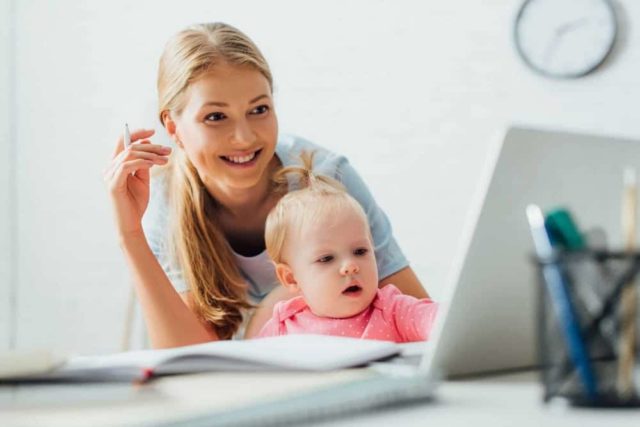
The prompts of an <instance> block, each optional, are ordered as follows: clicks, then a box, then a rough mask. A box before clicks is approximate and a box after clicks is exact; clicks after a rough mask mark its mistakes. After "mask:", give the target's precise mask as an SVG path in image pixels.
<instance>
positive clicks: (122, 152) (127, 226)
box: [104, 129, 171, 238]
mask: <svg viewBox="0 0 640 427" xmlns="http://www.w3.org/2000/svg"><path fill="white" fill-rule="evenodd" d="M154 133H155V131H154V130H153V129H149V130H146V129H138V130H136V131H134V132H132V133H131V145H130V146H129V147H125V146H124V138H123V137H122V136H120V138H118V142H117V144H116V148H115V151H114V153H113V156H112V157H111V162H110V163H109V166H108V167H107V169H106V170H105V172H104V181H105V182H106V183H107V186H108V188H109V194H110V195H111V201H112V202H113V208H114V212H115V219H116V226H117V227H118V232H119V234H120V238H124V237H126V236H129V235H132V234H138V233H142V215H143V214H144V212H145V210H146V209H147V205H148V204H149V181H150V179H149V169H150V168H151V167H153V166H154V165H165V164H167V162H168V161H169V158H168V156H169V154H170V153H171V148H170V147H164V146H162V145H154V144H152V143H151V141H149V140H148V139H147V138H149V137H151V136H152V135H153V134H154Z"/></svg>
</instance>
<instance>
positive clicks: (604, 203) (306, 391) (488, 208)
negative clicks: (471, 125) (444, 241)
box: [162, 127, 640, 426]
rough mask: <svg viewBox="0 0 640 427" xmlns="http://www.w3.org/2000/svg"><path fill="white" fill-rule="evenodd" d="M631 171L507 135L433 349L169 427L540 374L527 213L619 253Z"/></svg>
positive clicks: (632, 145) (317, 411) (554, 138)
mask: <svg viewBox="0 0 640 427" xmlns="http://www.w3.org/2000/svg"><path fill="white" fill-rule="evenodd" d="M625 166H636V167H640V144H638V143H637V142H636V141H631V140H624V139H618V138H609V137H603V136H591V135H581V134H577V133H567V132H559V131H547V130H538V129H528V128H524V127H511V128H509V129H507V131H506V132H505V133H504V134H502V135H500V137H499V138H498V139H497V140H496V143H495V144H494V146H493V147H492V149H491V150H490V154H489V157H488V160H487V162H486V167H485V173H484V174H483V177H482V180H481V183H480V185H479V187H478V191H477V194H476V197H475V198H474V200H473V203H472V210H471V211H470V213H469V215H468V222H467V224H466V226H465V228H464V231H463V235H462V239H461V244H460V250H459V253H458V254H457V258H456V263H455V265H454V268H453V269H452V271H451V274H450V278H449V281H448V283H446V284H445V291H444V293H443V298H442V299H441V300H440V301H438V303H439V304H440V312H439V315H438V319H437V321H436V324H435V329H434V330H433V332H432V338H431V340H430V341H429V342H427V343H416V344H411V345H410V346H405V349H406V350H407V351H406V352H405V357H400V358H397V359H394V360H391V361H387V362H384V363H376V364H374V365H372V366H371V367H370V369H366V370H356V371H357V373H356V371H352V374H351V375H349V374H345V376H341V375H337V376H336V378H335V381H333V380H331V381H328V382H327V381H320V382H319V383H318V385H317V386H315V385H312V386H309V384H308V383H306V384H305V385H304V387H303V386H301V389H295V391H292V392H291V393H289V394H287V395H286V396H280V397H279V398H276V399H270V400H268V401H266V400H261V401H258V402H253V401H249V402H247V404H246V405H236V406H235V407H234V408H233V409H213V408H212V411H211V412H208V413H205V414H201V415H198V416H195V417H190V418H188V419H181V420H178V421H172V422H168V423H166V424H162V425H166V426H187V425H188V426H205V425H211V424H212V423H215V425H255V424H256V423H259V424H260V425H283V424H300V423H302V422H310V421H315V420H319V419H326V418H327V417H332V416H338V415H342V414H346V413H349V414H352V413H355V412H359V411H365V410H368V409H373V408H381V407H384V406H389V405H393V404H398V403H408V402H424V403H426V402H430V401H431V400H432V399H433V396H434V393H435V389H436V385H437V383H438V381H439V380H440V379H442V378H443V377H449V378H451V377H460V376H468V375H477V374H488V373H496V372H505V371H510V370H517V369H523V368H524V369H527V368H532V367H535V366H536V348H535V321H534V317H535V304H536V288H535V287H536V285H537V283H536V281H535V275H534V269H533V265H532V264H531V258H530V254H531V253H532V242H531V237H530V232H529V229H528V226H527V220H526V216H525V208H526V206H527V205H529V204H531V203H536V204H538V205H539V206H541V208H542V209H543V210H545V209H551V208H554V207H558V206H562V207H566V208H568V209H569V210H570V211H572V212H573V213H574V214H575V217H576V219H577V220H578V223H579V225H580V226H581V228H583V229H589V228H591V227H595V226H598V227H602V228H604V230H605V231H606V233H607V234H608V235H609V236H610V240H611V242H610V243H611V245H618V244H619V242H620V241H621V239H619V238H618V236H621V231H620V224H619V222H620V208H619V206H620V198H621V186H622V174H623V169H624V167H625Z"/></svg>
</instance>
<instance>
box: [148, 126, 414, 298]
mask: <svg viewBox="0 0 640 427" xmlns="http://www.w3.org/2000/svg"><path fill="white" fill-rule="evenodd" d="M304 151H306V152H311V151H313V152H315V155H314V159H313V171H314V172H315V173H316V174H319V175H326V176H330V177H332V178H334V179H336V180H338V181H340V182H341V183H342V184H343V185H344V186H345V187H346V188H347V191H348V192H349V194H351V196H353V198H355V199H356V200H357V201H358V202H359V203H360V205H362V208H363V209H364V211H365V213H366V214H367V218H368V220H369V225H370V227H371V234H372V236H373V242H374V246H375V254H376V261H377V263H378V276H379V277H380V279H383V278H385V277H388V276H390V275H392V274H394V273H396V272H398V271H400V270H402V269H403V268H405V267H407V266H408V265H409V262H408V261H407V259H406V257H405V256H404V254H403V253H402V251H401V250H400V248H399V246H398V244H397V243H396V240H395V239H394V237H393V234H392V231H391V224H390V223H389V219H388V218H387V216H386V215H385V213H384V212H383V211H382V209H380V207H379V206H378V205H377V204H376V202H375V200H374V199H373V196H372V195H371V193H370V192H369V190H368V189H367V187H366V185H365V184H364V182H363V181H362V179H361V178H360V176H359V175H358V174H357V172H356V171H355V170H354V169H353V167H352V166H351V165H350V164H349V161H348V160H347V159H346V157H344V156H340V155H337V154H334V153H332V152H331V151H329V150H327V149H325V148H322V147H320V146H318V145H316V144H313V143H311V142H309V141H307V140H304V139H302V138H299V137H296V136H291V135H280V137H279V139H278V142H277V144H276V155H277V156H278V158H279V159H280V161H281V162H282V165H283V166H284V167H287V166H292V165H300V164H301V161H300V155H301V153H302V152H304ZM291 189H292V185H290V186H289V190H291ZM168 223H169V207H168V203H167V189H166V185H165V183H164V180H162V179H161V178H160V177H156V178H154V180H153V181H152V185H151V198H150V201H149V207H148V208H147V212H146V214H145V216H144V218H143V222H142V225H143V228H144V232H145V235H146V236H147V240H148V241H149V245H150V246H151V250H152V251H153V254H154V255H155V256H156V258H157V259H158V261H159V263H160V265H161V266H162V268H163V269H164V271H165V272H166V273H167V276H168V277H169V280H170V281H171V283H172V284H173V286H174V287H175V289H176V291H178V292H180V293H182V292H186V291H188V290H189V287H188V285H187V284H186V283H185V281H184V278H183V277H182V272H181V270H180V267H179V266H177V265H176V263H175V262H174V261H172V260H171V259H170V255H169V250H168V243H169V235H168V233H169V230H170V229H171V228H170V227H169V226H168ZM234 256H235V258H236V260H237V263H238V267H239V269H240V273H241V274H242V275H243V277H244V278H245V279H246V281H247V283H248V285H249V290H248V291H249V297H250V300H251V302H253V303H257V302H259V301H260V300H262V298H264V297H265V296H266V295H267V294H268V293H269V292H270V291H271V290H272V289H273V288H274V287H276V286H277V285H278V279H277V278H276V275H275V269H274V267H273V264H272V263H271V262H270V260H269V257H268V255H267V252H266V250H265V251H263V252H261V253H260V254H258V255H256V256H252V257H246V256H242V255H240V254H237V253H235V252H234Z"/></svg>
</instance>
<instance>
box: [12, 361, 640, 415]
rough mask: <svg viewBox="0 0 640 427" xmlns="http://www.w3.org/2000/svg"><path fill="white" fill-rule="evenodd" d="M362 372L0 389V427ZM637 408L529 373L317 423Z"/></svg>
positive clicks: (235, 401)
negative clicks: (566, 392)
mask: <svg viewBox="0 0 640 427" xmlns="http://www.w3.org/2000/svg"><path fill="white" fill-rule="evenodd" d="M366 375H368V372H367V371H366V370H363V369H360V370H348V371H340V372H333V373H325V374H313V373H311V374H310V373H209V374H198V375H190V376H180V377H170V378H163V379H160V380H156V381H154V382H152V383H150V384H147V385H144V386H131V385H124V384H123V385H102V386H92V385H75V386H55V388H54V387H51V386H48V388H41V387H40V388H33V387H30V388H26V387H20V388H17V387H0V425H2V426H27V425H28V426H34V425H38V426H65V427H72V426H76V425H77V426H87V425H91V426H92V427H98V426H103V425H109V426H113V425H131V424H138V423H141V422H145V423H150V422H151V423H152V422H153V421H160V420H164V419H166V417H167V416H171V417H178V416H182V415H184V416H187V415H189V414H198V413H202V412H205V411H207V410H209V411H210V410H212V409H214V408H217V407H224V408H230V407H232V406H235V405H239V406H240V405H243V404H244V403H245V402H247V400H249V399H255V398H260V397H270V398H274V397H276V396H278V395H287V394H290V393H292V392H293V391H296V392H299V391H301V390H304V389H305V388H307V387H309V388H311V387H315V386H318V385H322V384H324V383H334V382H336V381H340V380H348V379H351V378H357V377H363V376H366ZM639 415H640V410H592V409H575V408H566V407H563V406H558V405H544V404H542V402H541V399H540V386H539V384H538V382H537V377H536V375H534V374H533V373H527V374H513V375H505V376H497V377H487V378H482V379H471V380H464V381H447V382H444V383H443V384H441V385H440V387H439V388H438V389H437V391H436V400H435V401H433V402H430V403H422V404H416V405H409V406H404V407H402V408H393V409H387V410H380V411H374V412H369V413H367V414H364V415H362V414H361V415H356V416H349V417H345V418H341V419H337V420H331V421H327V422H323V423H318V424H317V425H338V426H360V425H363V424H364V423H366V424H367V425H368V426H387V425H390V423H392V422H395V423H400V425H403V426H411V425H415V426H424V425H425V421H428V422H429V423H434V424H432V425H447V426H458V425H460V426H463V425H464V426H469V425H488V426H492V427H497V426H513V425H514V422H517V423H518V424H517V425H519V426H528V425H532V426H533V425H535V426H540V425H545V426H547V425H549V426H555V425H561V426H579V427H589V426H598V427H602V426H603V425H615V426H616V427H618V426H621V427H622V426H627V425H628V426H632V425H633V426H637V425H638V420H639V419H640V418H639V417H638V416H639Z"/></svg>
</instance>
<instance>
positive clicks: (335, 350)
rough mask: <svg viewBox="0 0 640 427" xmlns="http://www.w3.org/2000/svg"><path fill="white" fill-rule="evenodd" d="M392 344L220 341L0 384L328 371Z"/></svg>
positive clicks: (372, 356)
mask: <svg viewBox="0 0 640 427" xmlns="http://www.w3.org/2000/svg"><path fill="white" fill-rule="evenodd" d="M400 351H401V347H400V346H399V345H398V344H395V343H392V342H387V341H373V340H362V339H356V338H345V337H333V336H326V335H286V336H279V337H270V338H262V339H254V340H246V341H217V342H211V343H205V344H197V345H190V346H185V347H178V348H171V349H162V350H139V351H130V352H125V353H115V354H109V355H102V356H77V357H73V358H69V359H68V360H67V361H66V362H65V363H63V364H62V365H61V366H59V367H57V368H53V369H50V370H44V371H41V372H28V371H25V370H22V371H21V372H20V373H17V374H16V375H11V374H10V373H5V375H4V376H3V377H0V382H43V381H78V382H82V381H144V380H147V379H150V378H153V377H155V376H161V375H172V374H182V373H194V372H205V371H215V370H226V371H228V370H283V369H286V370H307V371H328V370H333V369H340V368H349V367H354V366H362V365H365V364H367V363H369V362H373V361H376V360H381V359H384V358H387V357H390V356H394V355H396V354H399V353H400Z"/></svg>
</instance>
